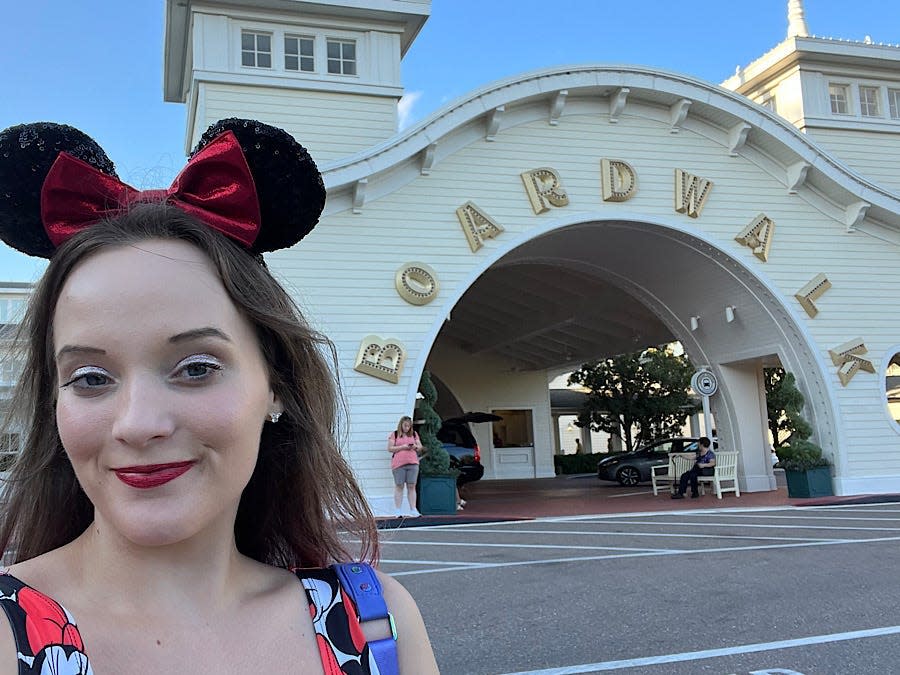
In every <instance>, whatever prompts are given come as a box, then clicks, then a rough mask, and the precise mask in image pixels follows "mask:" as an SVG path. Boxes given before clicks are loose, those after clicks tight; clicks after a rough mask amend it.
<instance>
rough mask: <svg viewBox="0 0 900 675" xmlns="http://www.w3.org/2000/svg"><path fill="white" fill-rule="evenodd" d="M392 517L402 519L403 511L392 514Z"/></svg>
mask: <svg viewBox="0 0 900 675" xmlns="http://www.w3.org/2000/svg"><path fill="white" fill-rule="evenodd" d="M394 517H395V518H402V517H403V511H397V513H395V514H394Z"/></svg>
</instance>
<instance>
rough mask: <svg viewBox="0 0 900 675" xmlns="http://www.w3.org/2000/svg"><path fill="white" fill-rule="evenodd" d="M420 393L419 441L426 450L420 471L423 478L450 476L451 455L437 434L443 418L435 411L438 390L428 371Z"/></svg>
mask: <svg viewBox="0 0 900 675" xmlns="http://www.w3.org/2000/svg"><path fill="white" fill-rule="evenodd" d="M419 393H420V394H422V397H423V398H422V401H421V402H420V403H419V417H420V419H421V420H422V423H421V424H420V425H419V440H420V441H422V447H423V448H425V454H424V455H422V458H421V459H420V460H419V471H421V472H422V475H423V476H439V475H441V474H448V473H450V455H449V453H448V452H447V451H446V450H444V446H442V445H441V442H440V441H439V440H438V438H437V432H438V430H439V429H440V428H441V418H440V416H439V415H438V414H437V413H436V412H435V411H434V404H435V403H436V402H437V389H435V388H434V384H433V383H432V382H431V374H430V373H429V372H428V371H427V370H426V371H423V372H422V378H421V379H420V380H419Z"/></svg>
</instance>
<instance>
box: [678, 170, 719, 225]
mask: <svg viewBox="0 0 900 675" xmlns="http://www.w3.org/2000/svg"><path fill="white" fill-rule="evenodd" d="M712 186H713V184H712V181H711V180H707V179H705V178H700V177H699V176H694V175H693V174H690V173H688V172H687V171H682V170H681V169H675V210H676V211H677V212H678V213H686V214H687V215H689V216H690V217H691V218H696V217H697V216H699V215H700V211H702V210H703V204H704V203H705V202H706V198H707V197H708V196H709V191H710V190H711V189H712Z"/></svg>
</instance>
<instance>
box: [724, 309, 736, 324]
mask: <svg viewBox="0 0 900 675" xmlns="http://www.w3.org/2000/svg"><path fill="white" fill-rule="evenodd" d="M725 320H726V321H727V322H728V323H731V322H732V321H734V305H726V306H725Z"/></svg>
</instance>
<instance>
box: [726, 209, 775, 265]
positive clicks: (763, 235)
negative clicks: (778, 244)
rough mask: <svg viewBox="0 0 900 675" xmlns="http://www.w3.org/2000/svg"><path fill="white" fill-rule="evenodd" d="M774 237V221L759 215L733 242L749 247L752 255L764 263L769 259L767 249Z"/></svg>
mask: <svg viewBox="0 0 900 675" xmlns="http://www.w3.org/2000/svg"><path fill="white" fill-rule="evenodd" d="M774 236H775V221H774V220H772V219H771V218H769V217H768V216H767V215H766V214H765V213H760V214H759V215H758V216H756V218H754V219H753V222H751V223H750V224H749V225H748V226H747V227H745V228H744V229H743V230H741V233H740V234H739V235H738V236H736V237H735V238H734V240H735V241H736V242H738V243H739V244H743V245H744V246H749V247H750V248H751V249H752V250H753V255H755V256H756V257H757V258H759V259H760V260H762V261H763V262H766V261H767V260H768V259H769V248H771V246H772V238H773V237H774Z"/></svg>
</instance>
